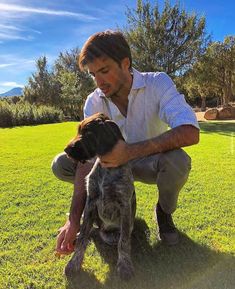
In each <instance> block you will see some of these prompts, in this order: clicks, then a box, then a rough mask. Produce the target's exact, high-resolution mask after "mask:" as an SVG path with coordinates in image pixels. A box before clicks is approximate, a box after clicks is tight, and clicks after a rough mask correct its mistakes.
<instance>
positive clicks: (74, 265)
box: [65, 197, 96, 277]
mask: <svg viewBox="0 0 235 289" xmlns="http://www.w3.org/2000/svg"><path fill="white" fill-rule="evenodd" d="M95 218H96V201H95V199H91V198H89V197H88V199H87V202H86V206H85V210H84V218H83V223H82V225H81V230H80V233H79V235H78V237H77V240H76V246H75V252H74V255H73V257H72V258H71V260H70V261H69V263H68V264H67V266H66V267H65V275H66V276H67V277H70V276H72V275H73V274H75V273H77V272H78V271H79V270H80V268H81V265H82V261H83V258H84V254H85V250H86V247H87V244H88V241H89V234H90V231H91V228H92V225H93V223H94V220H95Z"/></svg>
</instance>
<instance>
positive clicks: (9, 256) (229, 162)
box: [0, 122, 235, 289]
mask: <svg viewBox="0 0 235 289" xmlns="http://www.w3.org/2000/svg"><path fill="white" fill-rule="evenodd" d="M200 125H201V141H200V144H199V145H196V146H192V147H189V148H187V149H186V151H187V152H188V153H189V154H190V155H191V157H192V159H193V167H192V171H191V174H190V177H189V180H188V182H187V184H186V185H185V187H184V188H183V190H182V192H181V194H180V197H179V203H178V209H177V211H176V212H175V214H174V220H175V223H176V224H177V227H178V228H179V230H180V232H181V234H180V235H181V236H180V237H181V242H180V244H179V245H177V246H175V247H171V248H169V247H165V246H163V245H162V244H161V243H160V242H158V241H157V240H156V224H155V220H154V214H153V208H154V206H155V203H156V199H157V190H156V188H155V186H149V185H143V184H141V183H136V192H137V204H138V208H137V220H136V226H135V230H134V233H133V242H132V243H133V244H132V255H133V256H132V258H133V262H134V266H135V277H134V278H133V280H131V281H130V282H129V283H123V282H121V281H120V280H119V279H118V277H117V276H116V272H115V262H116V257H117V255H116V250H115V249H114V248H110V247H107V246H105V245H103V244H100V243H99V242H97V241H96V239H95V240H94V241H93V242H91V243H90V245H89V248H88V250H87V252H86V256H85V260H84V264H83V270H82V271H81V272H80V274H79V276H78V277H77V278H76V279H75V280H74V283H73V284H66V282H65V279H64V277H63V268H64V266H65V264H66V262H67V261H68V260H69V257H68V256H66V257H64V258H61V259H57V258H56V257H55V256H54V247H55V242H56V235H57V230H58V228H59V227H60V226H61V225H63V223H64V222H65V220H66V212H68V211H69V206H70V200H71V195H72V185H70V184H66V183H63V182H60V181H59V180H57V179H55V178H54V176H53V175H52V173H51V170H50V163H51V160H52V159H53V157H54V156H55V155H56V154H57V153H58V152H60V151H62V150H63V147H64V146H65V144H66V143H67V141H68V140H69V139H70V138H71V137H72V136H73V135H74V134H75V131H76V125H75V123H62V124H51V125H41V126H32V127H17V128H12V129H1V130H0V171H1V177H0V233H1V235H0V247H1V250H0V288H1V289H6V288H14V289H16V288H27V289H34V288H43V289H44V288H53V289H60V288H82V289H83V288H84V289H94V288H100V289H101V288H103V289H112V288H113V289H114V288H115V289H116V288H130V289H133V288H137V289H139V288H141V289H145V288H146V289H153V288H154V289H155V288H161V289H171V288H172V289H189V288H190V289H191V288H192V289H195V288H198V289H232V288H235V274H234V268H235V261H234V260H235V257H234V253H235V226H234V223H235V222H234V216H235V214H234V205H235V203H234V194H235V123H232V122H223V123H222V122H212V123H201V124H200Z"/></svg>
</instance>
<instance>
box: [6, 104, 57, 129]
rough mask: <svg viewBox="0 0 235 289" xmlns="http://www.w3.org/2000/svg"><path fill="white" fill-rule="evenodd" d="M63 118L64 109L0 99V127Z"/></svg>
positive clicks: (47, 121) (55, 120)
mask: <svg viewBox="0 0 235 289" xmlns="http://www.w3.org/2000/svg"><path fill="white" fill-rule="evenodd" d="M62 119H63V113H62V111H61V110H58V109H55V108H54V107H48V106H44V105H41V106H36V105H32V104H30V103H28V102H23V101H21V102H17V103H16V104H15V103H12V104H10V103H9V102H8V101H5V100H4V101H0V127H12V126H20V125H32V124H42V123H53V122H60V121H62Z"/></svg>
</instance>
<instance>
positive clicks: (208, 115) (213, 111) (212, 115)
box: [204, 108, 219, 120]
mask: <svg viewBox="0 0 235 289" xmlns="http://www.w3.org/2000/svg"><path fill="white" fill-rule="evenodd" d="M218 115H219V111H218V109H217V108H210V109H208V110H207V111H206V112H205V114H204V118H205V119H206V120H215V119H218Z"/></svg>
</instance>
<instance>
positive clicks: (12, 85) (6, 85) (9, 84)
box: [0, 81, 24, 87]
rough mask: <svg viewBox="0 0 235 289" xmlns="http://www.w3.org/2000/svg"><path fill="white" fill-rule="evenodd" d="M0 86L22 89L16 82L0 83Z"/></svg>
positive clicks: (21, 85)
mask: <svg viewBox="0 0 235 289" xmlns="http://www.w3.org/2000/svg"><path fill="white" fill-rule="evenodd" d="M0 86H4V87H16V86H17V87H24V85H23V84H19V83H17V82H14V81H8V82H0Z"/></svg>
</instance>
